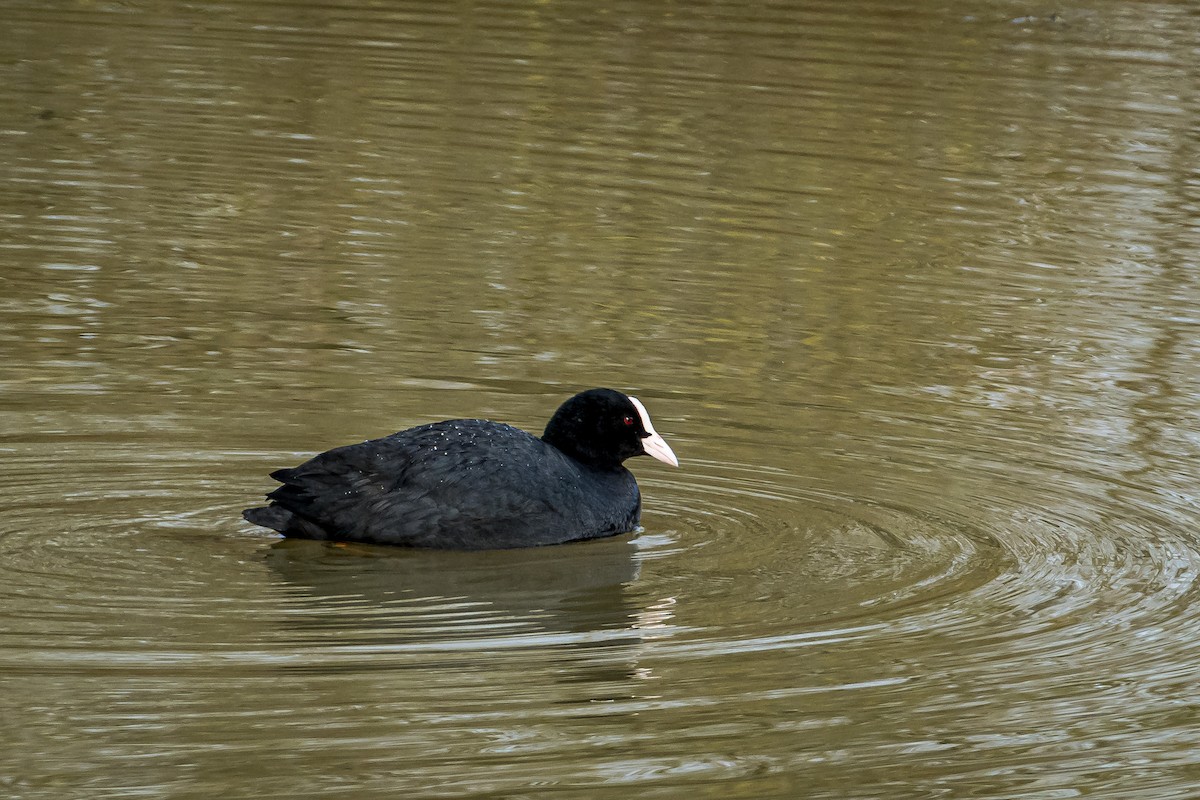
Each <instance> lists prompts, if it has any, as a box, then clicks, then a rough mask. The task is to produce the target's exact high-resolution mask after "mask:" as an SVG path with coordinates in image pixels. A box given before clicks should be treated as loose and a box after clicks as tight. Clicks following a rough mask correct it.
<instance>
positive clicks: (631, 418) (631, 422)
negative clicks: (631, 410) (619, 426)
mask: <svg viewBox="0 0 1200 800" xmlns="http://www.w3.org/2000/svg"><path fill="white" fill-rule="evenodd" d="M621 421H622V422H624V423H625V424H626V425H632V424H633V417H626V418H625V419H623V420H621Z"/></svg>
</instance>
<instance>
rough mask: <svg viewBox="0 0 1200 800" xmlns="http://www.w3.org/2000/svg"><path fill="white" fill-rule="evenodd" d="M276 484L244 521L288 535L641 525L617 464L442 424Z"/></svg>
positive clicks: (353, 450)
mask: <svg viewBox="0 0 1200 800" xmlns="http://www.w3.org/2000/svg"><path fill="white" fill-rule="evenodd" d="M272 477H274V478H275V479H276V480H278V481H280V483H282V484H283V485H282V486H280V487H279V488H277V489H275V490H274V491H273V492H271V493H270V494H269V495H267V497H268V499H270V500H271V505H270V506H268V507H265V508H256V509H248V510H247V511H246V512H245V516H246V518H247V519H249V520H250V521H251V522H254V523H256V524H259V525H265V526H266V527H270V528H274V529H275V530H278V531H280V532H282V533H284V534H285V535H288V536H298V537H304V538H313V539H346V540H353V541H366V542H378V543H384V544H405V545H411V546H418V547H442V548H463V549H474V548H497V547H518V546H529V545H536V544H552V543H557V542H564V541H570V540H572V539H584V538H592V537H596V536H607V535H612V534H615V533H621V532H624V531H628V530H632V529H633V528H635V527H636V526H637V523H638V516H639V512H640V506H641V503H640V497H639V494H638V489H637V484H636V482H635V481H634V479H633V476H632V475H631V474H630V473H629V472H628V471H627V470H625V469H624V468H621V469H619V470H616V471H614V470H603V471H601V470H594V469H591V468H588V467H585V466H583V465H582V464H580V463H578V462H576V461H574V460H573V459H571V458H568V457H567V456H565V455H563V454H562V453H561V452H560V451H558V450H557V449H555V448H554V447H552V446H550V445H548V444H546V443H545V442H543V441H542V440H540V439H538V438H537V437H535V436H532V435H531V434H529V433H526V432H525V431H522V430H520V429H518V428H514V427H512V426H510V425H504V424H499V423H494V422H487V421H484V420H448V421H445V422H437V423H433V424H431V425H422V426H420V427H417V428H411V429H409V430H406V431H401V432H400V433H396V434H392V435H391V436H387V437H384V438H382V439H372V440H369V441H366V442H362V443H360V444H354V445H348V446H345V447H339V448H335V449H333V450H329V451H327V452H325V453H322V454H320V455H318V456H316V457H314V458H312V459H310V460H309V461H306V462H305V463H303V464H301V465H300V466H298V467H294V468H291V469H281V470H278V471H276V472H274V473H272Z"/></svg>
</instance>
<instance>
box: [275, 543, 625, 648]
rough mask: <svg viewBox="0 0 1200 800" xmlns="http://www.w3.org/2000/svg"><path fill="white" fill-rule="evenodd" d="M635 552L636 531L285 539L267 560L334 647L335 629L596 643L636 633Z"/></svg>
mask: <svg viewBox="0 0 1200 800" xmlns="http://www.w3.org/2000/svg"><path fill="white" fill-rule="evenodd" d="M636 552H637V547H636V545H635V544H634V543H633V541H632V540H631V538H630V537H628V536H620V537H614V538H610V539H603V540H597V541H590V542H580V543H575V544H567V545H558V546H553V547H535V548H523V549H516V550H493V551H474V552H459V551H444V550H420V549H410V548H400V547H388V546H375V545H364V544H355V543H347V544H342V543H333V542H317V541H308V540H300V539H282V540H280V541H278V542H276V543H274V544H273V545H272V546H271V547H270V548H269V549H268V551H267V554H266V562H267V564H268V566H269V567H270V568H271V569H272V570H273V571H274V572H275V574H276V575H278V576H279V577H280V578H281V579H282V580H283V581H284V582H285V583H286V584H287V585H288V587H289V588H290V590H291V591H292V592H293V593H295V594H296V595H299V596H302V597H304V598H305V600H306V603H305V605H304V609H303V611H304V613H297V614H295V615H292V616H290V617H289V619H290V620H291V621H293V622H295V623H296V624H297V626H298V627H299V628H300V629H302V630H305V631H308V632H310V633H311V634H312V635H313V636H314V637H315V638H319V639H321V640H324V641H326V642H327V643H329V644H334V643H335V642H334V641H330V638H331V637H330V635H329V634H331V633H334V632H337V635H336V637H335V638H336V644H341V645H346V644H353V643H356V642H359V643H365V642H366V641H370V642H375V643H379V642H380V641H381V639H387V640H389V641H392V642H399V641H411V642H413V643H414V644H418V643H425V644H428V645H433V644H436V643H437V642H444V643H449V642H451V641H458V642H462V641H464V640H479V641H481V642H485V641H486V640H489V639H492V640H494V639H497V638H498V637H512V636H521V635H535V634H541V635H542V636H546V635H550V636H551V637H553V634H571V636H568V637H566V639H565V640H566V641H575V640H578V641H580V642H588V643H593V644H594V643H597V642H599V641H605V640H609V639H613V638H620V637H619V636H614V634H617V633H619V632H621V631H626V632H628V633H629V636H630V637H635V636H636V634H637V632H636V630H635V628H634V626H635V624H636V619H637V612H638V609H637V608H636V606H635V605H634V604H633V603H632V602H631V600H630V599H629V597H628V591H627V590H628V587H629V586H630V584H632V583H633V582H634V581H635V580H636V579H637V577H638V572H639V565H638V561H637V559H636V557H635V554H636ZM550 641H556V640H555V639H553V638H551V640H550Z"/></svg>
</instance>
